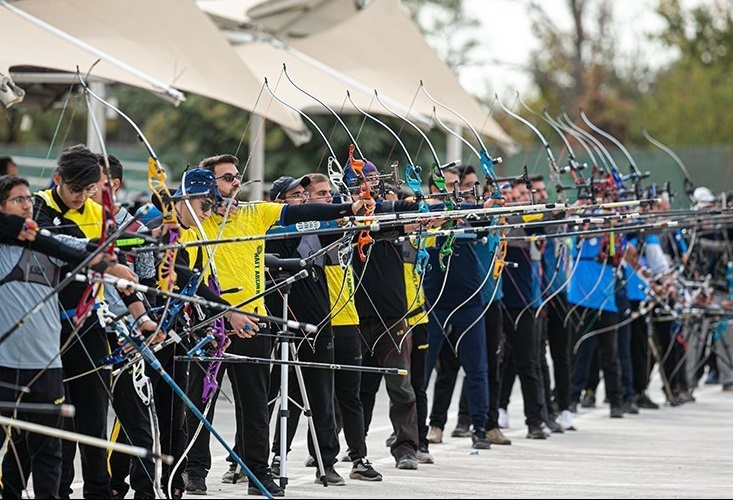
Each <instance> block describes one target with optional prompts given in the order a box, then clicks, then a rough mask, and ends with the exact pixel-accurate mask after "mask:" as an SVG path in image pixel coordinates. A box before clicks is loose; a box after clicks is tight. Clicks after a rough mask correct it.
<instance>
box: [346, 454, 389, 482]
mask: <svg viewBox="0 0 733 500" xmlns="http://www.w3.org/2000/svg"><path fill="white" fill-rule="evenodd" d="M349 477H350V478H351V479H361V480H362V481H381V480H382V475H381V474H380V473H379V472H377V471H375V470H374V467H372V464H371V463H369V460H367V459H366V458H360V459H359V460H357V461H356V462H354V466H353V467H352V468H351V472H350V473H349Z"/></svg>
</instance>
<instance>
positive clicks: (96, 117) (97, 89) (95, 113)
mask: <svg viewBox="0 0 733 500" xmlns="http://www.w3.org/2000/svg"><path fill="white" fill-rule="evenodd" d="M89 88H90V89H91V91H92V92H94V93H95V94H96V95H98V96H99V97H101V98H102V99H106V98H107V85H106V84H105V83H103V82H100V81H91V82H89ZM95 121H96V122H97V126H98V127H99V135H97V131H96V130H94V122H95ZM100 137H101V138H102V140H103V141H106V140H107V120H105V113H104V106H103V105H102V103H101V102H99V101H98V100H96V99H89V109H88V113H87V142H86V145H87V147H88V148H89V149H90V150H92V151H96V152H101V151H102V145H101V144H100V143H99V139H100Z"/></svg>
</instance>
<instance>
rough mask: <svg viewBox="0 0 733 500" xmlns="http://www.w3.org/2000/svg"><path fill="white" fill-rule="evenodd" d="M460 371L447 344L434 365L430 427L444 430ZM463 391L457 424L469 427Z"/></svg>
mask: <svg viewBox="0 0 733 500" xmlns="http://www.w3.org/2000/svg"><path fill="white" fill-rule="evenodd" d="M460 369H461V361H460V360H459V359H458V356H456V355H455V353H454V352H453V351H452V350H451V347H450V345H449V344H448V342H444V343H443V347H441V349H440V353H439V354H438V362H437V363H436V364H435V371H436V376H435V384H434V385H433V405H432V407H431V409H430V426H431V427H438V428H440V429H445V424H446V423H447V422H448V409H449V408H450V403H451V400H452V399H453V391H454V389H455V386H456V380H457V379H458V372H459V370H460ZM464 394H465V389H463V390H461V408H460V409H459V412H458V423H459V424H461V425H471V415H470V414H469V412H468V400H467V399H466V397H465V396H464Z"/></svg>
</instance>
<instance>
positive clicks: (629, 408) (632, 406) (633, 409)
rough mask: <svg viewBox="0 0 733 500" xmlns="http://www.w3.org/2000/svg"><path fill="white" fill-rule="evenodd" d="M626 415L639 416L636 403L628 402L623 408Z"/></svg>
mask: <svg viewBox="0 0 733 500" xmlns="http://www.w3.org/2000/svg"><path fill="white" fill-rule="evenodd" d="M623 409H624V413H628V414H630V415H638V414H639V407H638V406H637V404H636V403H635V402H634V401H626V402H625V403H624V406H623Z"/></svg>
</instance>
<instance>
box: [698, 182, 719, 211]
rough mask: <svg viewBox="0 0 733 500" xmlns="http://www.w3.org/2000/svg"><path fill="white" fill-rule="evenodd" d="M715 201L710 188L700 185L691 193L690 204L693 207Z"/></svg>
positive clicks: (710, 203)
mask: <svg viewBox="0 0 733 500" xmlns="http://www.w3.org/2000/svg"><path fill="white" fill-rule="evenodd" d="M713 203H715V195H714V194H713V192H712V191H710V189H708V188H706V187H704V186H702V187H699V188H696V189H695V191H694V192H693V193H692V205H693V207H694V208H702V207H706V206H708V205H712V204H713Z"/></svg>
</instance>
